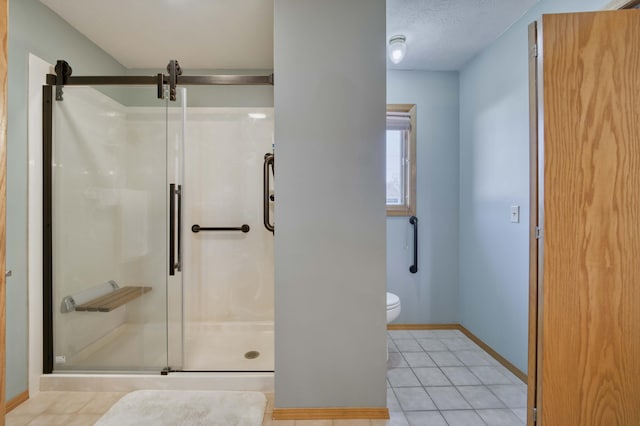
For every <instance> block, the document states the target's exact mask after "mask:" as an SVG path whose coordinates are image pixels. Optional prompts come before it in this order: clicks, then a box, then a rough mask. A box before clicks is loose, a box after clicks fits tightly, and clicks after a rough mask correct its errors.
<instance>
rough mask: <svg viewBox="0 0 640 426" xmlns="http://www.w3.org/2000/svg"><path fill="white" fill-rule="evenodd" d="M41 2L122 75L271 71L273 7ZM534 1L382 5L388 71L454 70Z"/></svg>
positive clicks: (203, 1)
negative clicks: (394, 55)
mask: <svg viewBox="0 0 640 426" xmlns="http://www.w3.org/2000/svg"><path fill="white" fill-rule="evenodd" d="M40 1H41V2H42V3H44V4H45V5H46V6H48V7H49V8H51V9H52V10H53V11H54V12H56V13H57V14H58V15H60V16H61V17H62V18H63V19H65V20H66V21H67V22H69V23H70V24H71V25H72V26H73V27H75V28H76V29H77V30H78V31H80V32H81V33H83V34H84V35H86V36H87V37H88V38H89V39H91V40H92V41H93V42H94V43H96V44H97V45H98V46H100V47H101V48H102V49H104V50H105V51H106V52H108V53H109V54H110V55H111V56H113V57H114V58H115V59H116V60H117V61H119V62H120V63H121V64H122V65H124V66H125V67H127V68H158V67H164V65H166V64H167V62H168V60H169V59H178V60H179V61H180V65H181V66H182V67H183V68H184V69H197V68H218V69H271V68H273V0H108V1H105V0H82V1H79V0H40ZM318 1H321V0H318ZM536 1H537V0H387V35H388V36H389V37H390V36H392V35H395V34H404V35H405V36H406V37H407V55H406V57H405V59H404V61H403V62H402V63H400V64H399V65H393V64H391V63H390V62H388V65H389V68H397V69H426V70H456V69H460V68H461V67H462V66H463V65H464V64H465V63H466V62H467V61H468V60H469V59H471V58H472V57H473V56H474V55H475V54H477V53H478V52H479V51H480V50H482V49H483V48H485V47H486V46H488V45H489V44H490V43H491V42H492V41H494V40H495V39H496V38H497V37H498V36H499V35H500V34H501V33H502V32H503V31H504V30H506V29H507V28H508V27H509V26H510V25H511V24H512V23H513V22H515V21H516V20H517V19H518V18H519V17H520V16H521V15H522V14H524V12H525V11H526V10H528V8H529V7H531V6H532V5H533V4H535V3H536ZM387 39H388V37H387Z"/></svg>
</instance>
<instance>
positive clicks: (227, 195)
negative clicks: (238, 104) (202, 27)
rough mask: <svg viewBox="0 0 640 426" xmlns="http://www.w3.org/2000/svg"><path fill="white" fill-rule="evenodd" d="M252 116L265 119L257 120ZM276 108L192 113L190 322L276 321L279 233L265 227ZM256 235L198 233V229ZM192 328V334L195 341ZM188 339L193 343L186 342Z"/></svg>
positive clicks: (187, 238)
mask: <svg viewBox="0 0 640 426" xmlns="http://www.w3.org/2000/svg"><path fill="white" fill-rule="evenodd" d="M249 113H262V114H264V115H265V116H266V118H264V119H253V118H250V117H249V115H248V114H249ZM272 141H273V110H272V109H271V108H262V109H245V108H233V109H225V108H192V109H191V108H190V109H188V110H187V134H186V147H185V185H184V188H185V193H184V200H185V206H184V207H185V208H184V218H185V227H184V228H185V231H184V242H185V253H184V254H185V264H184V318H185V321H186V323H187V324H189V323H211V322H227V321H233V322H235V321H273V281H274V278H273V234H272V233H271V232H269V231H267V230H266V229H265V228H264V226H263V224H262V217H263V211H262V209H263V204H262V197H263V181H262V170H263V162H264V155H265V154H266V153H267V152H271V151H272ZM193 224H199V225H200V226H204V227H238V226H241V225H243V224H248V225H249V226H250V228H251V230H250V232H248V233H246V234H245V233H242V232H200V233H197V234H196V233H193V232H191V226H192V225H193ZM188 332H189V331H188V328H187V329H185V333H186V334H188ZM186 337H188V336H186Z"/></svg>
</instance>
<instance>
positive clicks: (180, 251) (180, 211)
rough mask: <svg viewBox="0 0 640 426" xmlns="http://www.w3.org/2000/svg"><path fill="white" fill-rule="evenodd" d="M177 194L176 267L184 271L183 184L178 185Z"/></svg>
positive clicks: (177, 269)
mask: <svg viewBox="0 0 640 426" xmlns="http://www.w3.org/2000/svg"><path fill="white" fill-rule="evenodd" d="M176 196H177V198H178V206H177V207H178V224H177V226H178V253H177V257H178V261H177V262H176V266H175V269H176V271H182V185H178V188H177V189H176Z"/></svg>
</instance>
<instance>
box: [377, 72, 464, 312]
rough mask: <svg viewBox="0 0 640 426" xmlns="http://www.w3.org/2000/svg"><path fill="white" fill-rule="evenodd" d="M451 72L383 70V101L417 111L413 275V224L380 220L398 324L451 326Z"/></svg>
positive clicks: (454, 268) (454, 209)
mask: <svg viewBox="0 0 640 426" xmlns="http://www.w3.org/2000/svg"><path fill="white" fill-rule="evenodd" d="M458 101H459V96H458V73H457V72H455V71H453V72H432V71H397V70H395V71H392V70H389V71H388V72H387V103H390V104H392V103H401V104H416V105H417V123H416V127H417V140H416V144H417V146H416V151H417V159H418V163H417V179H416V184H417V188H416V195H417V211H416V216H417V217H418V222H419V236H418V238H419V241H418V272H417V273H416V274H412V273H410V272H409V266H410V265H411V264H412V263H413V226H412V225H410V224H409V220H408V218H407V217H388V218H387V289H388V290H389V291H390V292H392V293H395V294H397V295H398V296H399V297H400V300H401V303H402V312H401V314H400V316H399V317H398V319H397V320H396V321H395V322H397V323H402V324H436V323H454V322H458V176H459V170H458V161H459V160H458V157H459V155H458V154H459V152H458V131H459V122H458V110H459V104H458Z"/></svg>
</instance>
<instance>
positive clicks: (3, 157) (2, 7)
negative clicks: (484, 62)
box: [0, 0, 8, 426]
mask: <svg viewBox="0 0 640 426" xmlns="http://www.w3.org/2000/svg"><path fill="white" fill-rule="evenodd" d="M7 21H8V19H7V0H0V426H3V425H4V414H5V399H6V395H5V392H4V387H5V359H6V358H5V321H6V309H5V305H6V302H5V295H6V291H5V285H6V277H5V275H4V274H5V249H6V232H5V227H6V212H7V198H6V195H7V186H6V182H7Z"/></svg>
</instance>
